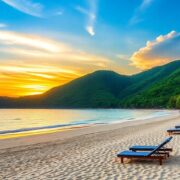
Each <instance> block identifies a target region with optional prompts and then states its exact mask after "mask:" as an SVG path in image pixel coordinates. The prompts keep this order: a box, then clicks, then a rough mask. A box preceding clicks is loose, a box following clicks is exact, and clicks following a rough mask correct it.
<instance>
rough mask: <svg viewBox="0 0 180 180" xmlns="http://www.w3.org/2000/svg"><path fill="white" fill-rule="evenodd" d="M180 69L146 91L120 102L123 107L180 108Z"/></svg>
mask: <svg viewBox="0 0 180 180" xmlns="http://www.w3.org/2000/svg"><path fill="white" fill-rule="evenodd" d="M179 96H180V68H179V69H177V70H175V71H174V72H173V71H172V73H171V74H170V75H169V76H167V77H165V78H163V79H162V80H160V81H158V82H156V83H154V84H152V85H150V86H149V87H148V88H146V89H145V90H143V91H141V92H138V93H136V95H133V96H132V95H131V96H129V97H127V98H125V99H124V100H123V101H121V102H120V105H121V106H122V107H128V108H129V107H130V108H134V107H136V108H137V107H138V108H155V107H156V108H168V107H169V108H180V101H179V100H180V98H179Z"/></svg>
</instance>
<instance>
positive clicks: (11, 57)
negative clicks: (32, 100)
mask: <svg viewBox="0 0 180 180" xmlns="http://www.w3.org/2000/svg"><path fill="white" fill-rule="evenodd" d="M179 8H180V1H179V0H171V1H170V0H114V1H112V0H54V1H52V0H1V1H0V51H1V57H0V61H1V62H2V64H3V65H4V68H1V69H0V73H2V72H3V73H4V71H5V69H7V67H11V66H13V67H14V66H16V67H17V69H18V68H19V67H20V66H21V67H22V64H23V68H22V69H18V72H19V73H21V75H28V72H29V71H33V68H35V69H34V71H33V73H37V74H38V73H40V72H41V73H43V74H44V77H45V76H46V75H47V77H48V75H49V74H48V73H52V74H53V73H54V72H53V67H54V66H55V67H59V69H61V70H62V69H63V71H64V72H66V74H63V75H62V78H64V79H66V78H65V77H69V76H70V74H71V76H70V77H71V78H69V79H68V78H67V79H66V80H64V81H57V83H55V84H53V83H52V84H53V85H56V84H58V83H59V84H61V83H62V84H63V83H65V82H68V81H69V80H71V79H72V77H74V78H76V77H78V76H81V75H83V74H86V73H89V72H92V71H95V70H98V69H111V70H115V71H117V72H119V73H122V74H134V73H137V72H140V71H142V70H146V69H149V68H152V67H154V66H157V65H162V64H165V63H168V62H171V61H173V60H175V59H178V58H180V38H179V37H180V34H179V33H180V23H179V19H180V11H179ZM22 41H23V42H22ZM43 44H45V45H46V47H50V49H52V52H51V53H54V54H53V55H51V57H50V58H49V54H48V53H49V51H48V49H47V48H45V47H44V45H43ZM53 48H54V49H53ZM61 48H62V51H61V50H60V49H61ZM55 49H56V50H57V49H59V51H58V50H57V51H54V50H55ZM46 51H47V52H46ZM69 54H73V56H72V57H70V56H69ZM41 55H42V56H41ZM52 56H53V57H52ZM58 57H59V58H58ZM73 58H74V59H73ZM37 64H38V65H39V64H41V65H42V67H39V66H37ZM50 64H51V65H52V68H51V71H52V72H49V70H47V69H48V68H47V66H49V65H50ZM37 67H39V69H40V70H39V71H40V72H37V70H36V69H38V68H37ZM43 67H45V68H44V69H43ZM28 68H30V69H28ZM14 71H15V70H12V72H11V73H9V76H10V74H11V75H13V73H14ZM21 71H22V72H21ZM47 71H48V72H47ZM71 71H73V73H74V74H73V75H74V76H72V73H70V72H71ZM55 72H56V74H58V72H59V71H58V69H56V70H55ZM60 72H61V71H60ZM68 73H69V74H68ZM67 74H68V75H67ZM16 75H17V72H16V73H15V74H14V75H13V76H16ZM54 76H55V77H56V75H54ZM4 78H5V77H4ZM56 78H57V77H56ZM58 78H59V76H58ZM5 80H6V81H7V78H6V79H5ZM5 80H4V81H5ZM48 80H49V79H48ZM44 86H45V85H44V84H43V85H42V87H44ZM27 87H28V84H27ZM42 89H43V88H42ZM42 91H43V90H42Z"/></svg>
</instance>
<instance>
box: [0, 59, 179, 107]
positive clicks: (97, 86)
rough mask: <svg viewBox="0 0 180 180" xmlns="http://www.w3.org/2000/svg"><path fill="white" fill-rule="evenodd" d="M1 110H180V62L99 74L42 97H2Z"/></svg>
mask: <svg viewBox="0 0 180 180" xmlns="http://www.w3.org/2000/svg"><path fill="white" fill-rule="evenodd" d="M0 107H1V108H13V107H15V108H180V60H178V61H174V62H171V63H169V64H166V65H164V66H159V67H155V68H153V69H150V70H147V71H145V72H142V73H139V74H136V75H133V76H124V75H120V74H117V73H115V72H113V71H96V72H94V73H91V74H88V75H85V76H83V77H81V78H78V79H76V80H73V81H71V82H69V83H68V84H65V85H63V86H59V87H55V88H52V89H51V90H49V91H47V92H46V93H44V94H42V95H38V96H37V95H36V96H27V97H20V98H6V97H0Z"/></svg>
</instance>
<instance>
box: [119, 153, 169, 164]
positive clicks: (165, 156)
mask: <svg viewBox="0 0 180 180" xmlns="http://www.w3.org/2000/svg"><path fill="white" fill-rule="evenodd" d="M118 158H120V159H121V163H124V159H125V158H127V159H151V160H158V161H159V164H160V165H162V161H163V160H165V159H167V154H166V153H165V154H164V153H163V154H161V155H160V154H159V155H153V156H144V157H142V156H118Z"/></svg>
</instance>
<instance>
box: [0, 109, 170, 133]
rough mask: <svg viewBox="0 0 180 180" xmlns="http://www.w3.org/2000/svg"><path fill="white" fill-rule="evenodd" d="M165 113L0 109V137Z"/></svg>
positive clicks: (163, 114)
mask: <svg viewBox="0 0 180 180" xmlns="http://www.w3.org/2000/svg"><path fill="white" fill-rule="evenodd" d="M170 113H172V112H171V111H168V110H126V109H96V110H95V109H89V110H69V109H68V110H67V109H2V110H0V123H1V126H0V134H7V133H20V132H27V131H37V130H39V132H40V131H42V130H43V129H46V131H47V130H52V129H55V128H63V127H66V128H67V127H72V126H80V125H81V126H84V125H91V124H108V123H118V122H124V121H133V120H138V119H149V118H153V117H159V116H166V115H169V114H170Z"/></svg>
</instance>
